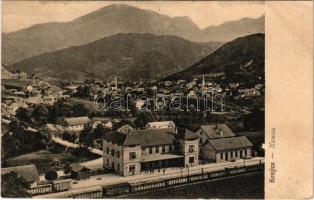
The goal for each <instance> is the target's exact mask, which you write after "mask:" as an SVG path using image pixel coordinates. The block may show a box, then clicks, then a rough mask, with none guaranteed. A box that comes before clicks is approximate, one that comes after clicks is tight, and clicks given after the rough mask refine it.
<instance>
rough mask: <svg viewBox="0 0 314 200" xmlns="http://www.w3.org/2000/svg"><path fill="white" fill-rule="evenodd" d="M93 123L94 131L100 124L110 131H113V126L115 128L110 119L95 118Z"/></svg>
mask: <svg viewBox="0 0 314 200" xmlns="http://www.w3.org/2000/svg"><path fill="white" fill-rule="evenodd" d="M92 121H93V125H92V129H95V128H97V126H98V125H99V124H100V125H102V126H103V127H105V128H109V129H112V126H113V124H112V122H111V120H110V119H109V118H104V117H94V118H93V120H92Z"/></svg>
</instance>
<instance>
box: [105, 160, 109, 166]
mask: <svg viewBox="0 0 314 200" xmlns="http://www.w3.org/2000/svg"><path fill="white" fill-rule="evenodd" d="M106 164H107V167H109V159H107V163H106Z"/></svg>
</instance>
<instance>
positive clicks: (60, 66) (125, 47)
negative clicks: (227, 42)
mask: <svg viewBox="0 0 314 200" xmlns="http://www.w3.org/2000/svg"><path fill="white" fill-rule="evenodd" d="M220 45H221V43H195V42H191V41H188V40H186V39H183V38H180V37H176V36H171V35H166V36H156V35H153V34H150V33H126V34H125V33H120V34H116V35H113V36H109V37H105V38H102V39H99V40H96V41H94V42H92V43H89V44H86V45H81V46H73V47H69V48H66V49H62V50H57V51H53V52H47V53H43V54H40V55H38V56H34V57H32V58H28V59H24V60H22V61H20V62H18V63H15V64H12V65H10V66H9V67H10V68H11V69H12V70H21V71H25V72H27V73H35V74H36V75H38V76H42V77H56V78H65V79H68V78H71V77H72V79H86V78H93V76H95V77H96V78H99V79H106V78H112V77H113V76H114V75H117V74H120V75H121V77H122V78H125V79H138V78H139V77H140V76H142V77H145V76H147V78H160V77H162V76H167V75H169V74H172V73H175V72H178V71H180V70H182V69H185V68H186V67H188V66H189V65H190V64H192V63H194V62H195V61H197V60H199V59H201V58H202V57H204V56H206V55H208V54H209V53H211V52H213V51H214V50H216V49H217V48H218V47H219V46H220ZM29 66H32V67H31V68H30V67H29ZM145 67H146V68H145ZM75 73H77V75H76V74H75Z"/></svg>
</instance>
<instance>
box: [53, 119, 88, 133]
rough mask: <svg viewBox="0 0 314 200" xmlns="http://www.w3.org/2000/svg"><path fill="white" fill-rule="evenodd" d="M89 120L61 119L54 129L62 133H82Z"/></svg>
mask: <svg viewBox="0 0 314 200" xmlns="http://www.w3.org/2000/svg"><path fill="white" fill-rule="evenodd" d="M90 122H91V120H90V119H89V118H88V117H70V118H67V117H65V118H62V119H61V120H59V123H58V124H57V125H56V128H57V129H59V130H62V131H69V132H71V131H75V132H76V131H82V130H84V127H85V126H86V125H89V124H90Z"/></svg>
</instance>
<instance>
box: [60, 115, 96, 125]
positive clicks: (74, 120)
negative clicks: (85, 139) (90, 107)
mask: <svg viewBox="0 0 314 200" xmlns="http://www.w3.org/2000/svg"><path fill="white" fill-rule="evenodd" d="M90 121H91V120H90V119H89V118H88V117H71V118H64V122H65V123H66V125H68V126H76V125H82V124H87V123H89V122H90Z"/></svg>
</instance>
